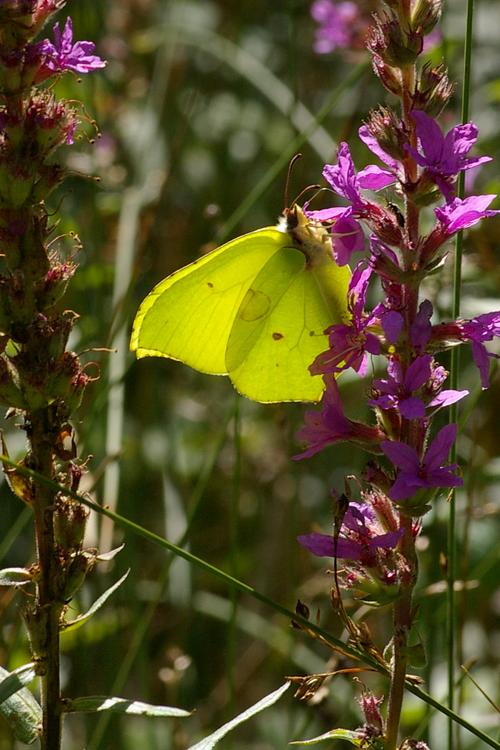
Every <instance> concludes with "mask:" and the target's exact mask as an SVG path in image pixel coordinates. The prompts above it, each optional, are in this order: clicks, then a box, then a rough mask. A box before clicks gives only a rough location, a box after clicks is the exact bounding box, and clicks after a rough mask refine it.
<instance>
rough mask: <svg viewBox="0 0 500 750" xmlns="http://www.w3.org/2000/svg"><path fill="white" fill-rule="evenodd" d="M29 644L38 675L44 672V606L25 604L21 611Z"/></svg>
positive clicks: (45, 635)
mask: <svg viewBox="0 0 500 750" xmlns="http://www.w3.org/2000/svg"><path fill="white" fill-rule="evenodd" d="M21 614H22V617H23V620H24V624H25V625H26V630H27V631H28V637H29V641H30V646H31V656H32V658H33V660H34V661H35V663H36V667H37V669H36V671H37V674H38V675H43V674H45V660H46V658H47V620H48V616H49V611H48V609H47V608H46V607H38V606H36V605H35V606H31V605H29V606H26V607H24V609H23V610H22V611H21Z"/></svg>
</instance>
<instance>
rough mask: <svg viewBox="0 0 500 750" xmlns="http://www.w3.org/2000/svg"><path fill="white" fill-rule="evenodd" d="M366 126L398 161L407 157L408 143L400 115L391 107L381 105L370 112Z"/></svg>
mask: <svg viewBox="0 0 500 750" xmlns="http://www.w3.org/2000/svg"><path fill="white" fill-rule="evenodd" d="M366 127H367V128H368V130H369V131H370V134H371V135H372V136H373V137H374V138H375V139H376V140H377V142H378V144H379V146H380V148H381V149H383V150H384V151H385V152H386V153H388V154H389V155H390V156H393V157H394V158H395V159H398V161H402V160H403V159H404V158H405V157H406V155H407V154H406V151H405V145H406V144H407V143H408V138H407V137H406V135H405V133H404V131H403V128H402V125H401V120H400V119H399V117H397V116H396V114H395V112H393V110H392V109H389V107H379V108H378V109H374V110H372V111H371V112H370V115H369V117H368V120H367V121H366Z"/></svg>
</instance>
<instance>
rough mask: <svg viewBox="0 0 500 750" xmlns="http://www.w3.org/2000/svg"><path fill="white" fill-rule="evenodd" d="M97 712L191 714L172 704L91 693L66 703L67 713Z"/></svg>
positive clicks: (151, 714) (156, 714)
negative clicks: (143, 701)
mask: <svg viewBox="0 0 500 750" xmlns="http://www.w3.org/2000/svg"><path fill="white" fill-rule="evenodd" d="M77 711H78V712H81V713H97V712H99V711H112V712H113V713H116V714H133V715H135V716H163V717H165V716H190V715H191V713H192V712H191V711H184V709H182V708H173V707H172V706H152V705H151V704H149V703H141V702H140V701H131V700H127V699H126V698H110V697H109V696H107V695H89V696H87V697H85V698H74V700H67V701H65V703H64V712H65V713H75V712H77Z"/></svg>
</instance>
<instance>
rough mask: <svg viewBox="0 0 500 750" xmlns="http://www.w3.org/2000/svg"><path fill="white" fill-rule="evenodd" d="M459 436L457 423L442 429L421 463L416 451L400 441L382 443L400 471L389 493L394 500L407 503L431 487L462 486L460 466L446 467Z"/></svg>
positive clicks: (384, 441)
mask: <svg viewBox="0 0 500 750" xmlns="http://www.w3.org/2000/svg"><path fill="white" fill-rule="evenodd" d="M456 435H457V426H456V424H448V425H446V426H445V427H443V428H442V429H441V430H440V431H439V432H438V434H437V435H436V437H435V438H434V440H433V441H432V443H431V444H430V445H429V447H428V448H427V450H426V452H425V454H424V456H423V458H422V460H420V458H419V456H418V454H417V451H416V450H415V449H414V448H412V447H411V446H410V445H406V443H400V442H399V441H397V440H383V441H382V443H381V444H380V447H381V448H382V450H383V451H384V453H385V455H386V456H387V458H389V459H390V461H392V463H393V464H394V466H396V467H397V468H398V469H399V471H398V474H397V477H396V481H395V482H394V484H393V485H392V487H391V489H390V491H389V494H390V496H391V498H392V499H393V500H406V499H407V498H409V497H411V496H412V495H414V494H415V493H416V492H418V490H421V489H427V488H431V487H461V486H462V484H463V479H462V478H461V477H458V476H457V475H456V474H455V471H456V470H457V468H458V466H457V464H451V465H444V464H445V462H446V460H447V458H448V453H449V451H450V448H451V446H452V445H453V443H454V441H455V438H456Z"/></svg>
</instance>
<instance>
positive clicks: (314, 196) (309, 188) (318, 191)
mask: <svg viewBox="0 0 500 750" xmlns="http://www.w3.org/2000/svg"><path fill="white" fill-rule="evenodd" d="M308 190H315V191H316V192H315V193H314V195H313V197H312V198H311V199H310V200H308V201H307V204H308V205H309V203H310V202H311V201H312V200H314V199H315V198H316V196H317V195H319V193H321V191H322V190H328V188H324V187H321V185H308V186H307V187H305V188H304V189H303V190H301V191H300V193H299V194H298V196H297V197H296V198H295V200H294V202H293V203H294V205H295V203H298V202H299V200H300V199H301V198H302V196H303V195H305V194H306V193H307V191H308Z"/></svg>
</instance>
